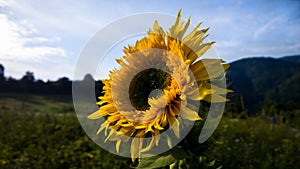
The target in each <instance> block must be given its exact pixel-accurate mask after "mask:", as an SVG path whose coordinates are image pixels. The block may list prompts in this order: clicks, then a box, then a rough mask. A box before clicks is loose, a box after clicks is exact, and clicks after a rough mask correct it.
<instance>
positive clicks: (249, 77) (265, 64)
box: [227, 56, 300, 114]
mask: <svg viewBox="0 0 300 169" xmlns="http://www.w3.org/2000/svg"><path fill="white" fill-rule="evenodd" d="M299 61H300V56H288V57H282V58H279V59H274V58H268V57H260V58H247V59H242V60H238V61H235V62H233V63H231V66H230V68H229V70H228V73H227V79H228V84H229V85H230V88H231V89H233V90H234V91H235V94H233V95H232V96H231V97H232V98H233V100H234V101H236V102H238V101H237V100H238V99H239V98H242V101H243V102H242V103H241V104H243V106H244V107H245V109H246V110H247V111H248V112H249V113H250V114H254V113H255V112H256V111H258V110H261V108H262V107H263V106H264V105H266V104H270V103H274V104H276V105H277V106H279V107H280V108H282V109H299V108H300V107H299V106H300V86H299V84H300V62H299ZM279 107H277V108H279Z"/></svg>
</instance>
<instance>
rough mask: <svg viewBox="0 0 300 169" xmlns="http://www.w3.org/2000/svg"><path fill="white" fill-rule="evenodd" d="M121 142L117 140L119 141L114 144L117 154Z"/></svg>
mask: <svg viewBox="0 0 300 169" xmlns="http://www.w3.org/2000/svg"><path fill="white" fill-rule="evenodd" d="M121 142H122V140H121V139H119V140H118V141H117V142H116V151H117V153H119V152H120V145H121Z"/></svg>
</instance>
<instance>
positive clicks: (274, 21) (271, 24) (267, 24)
mask: <svg viewBox="0 0 300 169" xmlns="http://www.w3.org/2000/svg"><path fill="white" fill-rule="evenodd" d="M280 19H281V17H279V16H278V17H275V18H272V19H271V20H269V21H268V22H267V23H265V24H264V25H262V26H261V27H260V28H259V29H258V30H257V31H255V32H254V34H253V38H254V39H255V40H256V39H258V38H259V36H260V35H261V34H262V33H264V32H265V31H267V30H268V29H270V27H271V26H273V25H274V24H275V23H277V22H279V21H280Z"/></svg>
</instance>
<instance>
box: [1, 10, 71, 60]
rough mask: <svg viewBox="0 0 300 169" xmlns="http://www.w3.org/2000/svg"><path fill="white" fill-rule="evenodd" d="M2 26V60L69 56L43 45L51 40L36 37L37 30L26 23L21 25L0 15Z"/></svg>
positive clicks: (60, 49)
mask: <svg viewBox="0 0 300 169" xmlns="http://www.w3.org/2000/svg"><path fill="white" fill-rule="evenodd" d="M0 25H1V30H0V37H1V39H0V44H1V45H0V59H15V60H19V59H20V60H34V59H42V58H43V57H44V56H48V55H55V56H66V55H67V52H66V51H65V50H64V49H62V48H59V47H50V46H47V45H43V44H41V42H48V41H51V39H48V38H46V37H40V36H37V35H35V33H36V32H37V31H36V29H35V28H34V27H33V25H30V24H28V23H27V22H26V21H22V22H21V24H20V23H18V22H14V21H11V20H9V18H8V17H7V15H5V14H0ZM33 44H36V45H33Z"/></svg>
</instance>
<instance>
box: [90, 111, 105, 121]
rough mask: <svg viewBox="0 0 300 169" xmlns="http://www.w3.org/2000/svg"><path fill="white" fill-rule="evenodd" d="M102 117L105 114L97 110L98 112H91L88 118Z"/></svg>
mask: <svg viewBox="0 0 300 169" xmlns="http://www.w3.org/2000/svg"><path fill="white" fill-rule="evenodd" d="M101 117H103V116H102V114H101V113H100V111H99V110H98V111H96V112H94V113H92V114H90V115H89V116H88V117H87V118H89V119H99V118H101Z"/></svg>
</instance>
